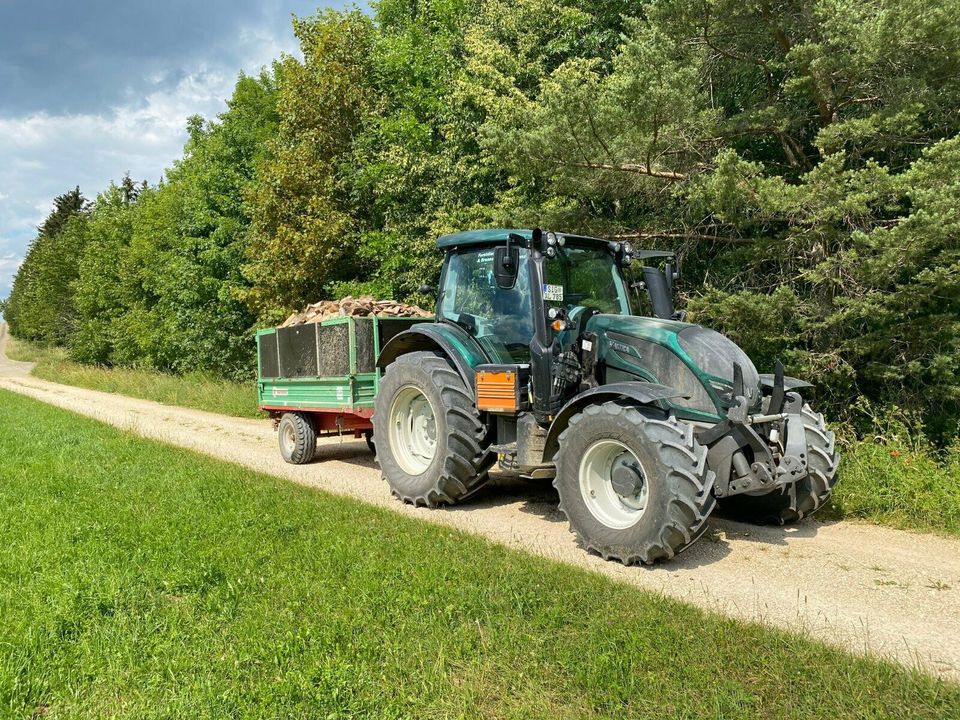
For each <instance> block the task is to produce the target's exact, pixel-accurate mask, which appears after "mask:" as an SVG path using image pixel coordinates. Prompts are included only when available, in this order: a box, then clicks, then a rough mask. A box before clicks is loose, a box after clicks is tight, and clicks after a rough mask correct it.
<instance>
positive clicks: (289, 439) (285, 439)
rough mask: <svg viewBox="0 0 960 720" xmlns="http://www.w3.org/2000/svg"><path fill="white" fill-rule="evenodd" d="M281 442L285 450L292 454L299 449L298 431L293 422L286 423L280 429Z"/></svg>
mask: <svg viewBox="0 0 960 720" xmlns="http://www.w3.org/2000/svg"><path fill="white" fill-rule="evenodd" d="M280 443H281V444H282V445H283V451H284V453H286V454H287V455H290V456H292V455H293V453H294V451H295V450H296V449H297V431H296V430H294V428H293V423H290V422H288V423H285V424H284V426H283V429H282V430H281V431H280Z"/></svg>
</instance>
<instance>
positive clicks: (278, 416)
mask: <svg viewBox="0 0 960 720" xmlns="http://www.w3.org/2000/svg"><path fill="white" fill-rule="evenodd" d="M425 320H428V319H426V318H406V317H405V318H399V317H338V318H332V319H330V320H325V321H323V322H321V323H310V324H306V325H294V326H292V327H280V328H268V329H266V330H260V331H258V332H257V377H258V380H257V404H258V405H259V407H260V410H262V411H263V412H265V413H267V414H268V415H269V416H270V417H271V418H272V419H273V421H274V423H275V424H276V426H277V427H278V430H279V433H280V451H281V453H282V455H283V457H284V459H285V460H287V461H288V462H295V463H301V462H309V460H310V459H311V458H312V457H313V454H314V449H315V442H310V441H309V438H310V436H311V435H312V436H313V440H314V441H315V438H316V437H323V436H330V435H348V436H351V437H356V438H361V437H365V438H366V439H367V442H368V444H371V434H372V431H373V425H372V423H371V417H372V416H373V405H374V398H375V397H376V395H377V391H378V389H379V385H380V376H381V371H380V370H378V369H377V358H378V357H379V355H380V349H381V348H382V347H383V346H384V345H386V344H387V343H388V342H389V341H390V340H391V339H392V338H393V337H395V336H396V335H399V334H400V333H402V332H405V331H406V330H409V329H410V327H411V326H413V325H414V324H416V323H418V322H424V321H425ZM304 433H306V435H307V439H308V441H307V442H306V443H304V442H303V440H304V439H305V438H304V437H303V435H304ZM298 440H299V442H298ZM371 447H372V444H371Z"/></svg>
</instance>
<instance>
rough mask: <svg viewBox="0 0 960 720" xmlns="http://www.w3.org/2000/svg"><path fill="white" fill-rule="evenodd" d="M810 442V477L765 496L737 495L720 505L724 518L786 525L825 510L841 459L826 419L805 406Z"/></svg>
mask: <svg viewBox="0 0 960 720" xmlns="http://www.w3.org/2000/svg"><path fill="white" fill-rule="evenodd" d="M800 413H801V415H802V417H803V426H804V433H805V435H806V441H807V474H806V476H805V477H803V478H802V479H801V480H798V481H797V482H795V483H793V484H791V485H787V486H785V487H781V488H776V489H774V490H772V491H770V492H769V493H766V494H763V495H734V496H732V497H729V498H724V499H721V500H720V501H719V503H720V509H721V511H722V512H723V514H724V515H725V516H727V517H729V518H731V519H732V520H740V521H743V522H752V523H758V524H768V525H787V524H789V523H794V522H798V521H800V520H802V519H803V518H805V517H809V516H810V515H813V514H814V513H815V512H816V511H817V510H819V509H820V508H821V507H823V506H824V505H825V504H826V502H827V500H829V499H830V495H831V494H832V493H833V487H834V485H836V484H837V479H838V478H837V466H838V465H839V462H840V456H839V454H838V453H837V449H836V438H835V437H834V434H833V432H831V431H830V430H828V429H827V425H826V423H825V422H824V420H823V415H822V414H820V413H817V412H814V411H813V410H812V409H811V408H810V406H809V405H806V404H804V406H803V408H802V409H801V411H800Z"/></svg>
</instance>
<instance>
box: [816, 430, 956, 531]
mask: <svg viewBox="0 0 960 720" xmlns="http://www.w3.org/2000/svg"><path fill="white" fill-rule="evenodd" d="M841 452H842V453H843V455H842V457H841V461H840V473H841V476H840V482H839V483H838V484H837V487H836V490H835V491H834V494H833V497H832V498H831V500H830V505H829V506H828V507H826V508H824V514H825V516H827V517H833V518H838V519H839V518H843V519H859V520H865V521H868V522H871V523H875V524H879V525H890V526H892V527H898V528H903V529H911V530H925V531H930V532H937V533H941V534H944V535H953V536H956V537H960V439H958V440H957V441H955V442H954V444H953V445H952V446H951V447H949V448H947V449H945V450H943V451H938V450H936V449H934V448H933V447H931V446H930V445H929V443H927V442H925V441H923V440H920V439H919V438H918V437H916V436H914V437H912V438H910V437H907V436H905V435H902V434H894V435H889V436H887V437H884V438H882V439H878V440H861V441H858V442H851V443H846V444H845V446H844V447H842V448H841Z"/></svg>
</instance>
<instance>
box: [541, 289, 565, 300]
mask: <svg viewBox="0 0 960 720" xmlns="http://www.w3.org/2000/svg"><path fill="white" fill-rule="evenodd" d="M543 299H544V300H549V301H550V302H563V285H544V286H543Z"/></svg>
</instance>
